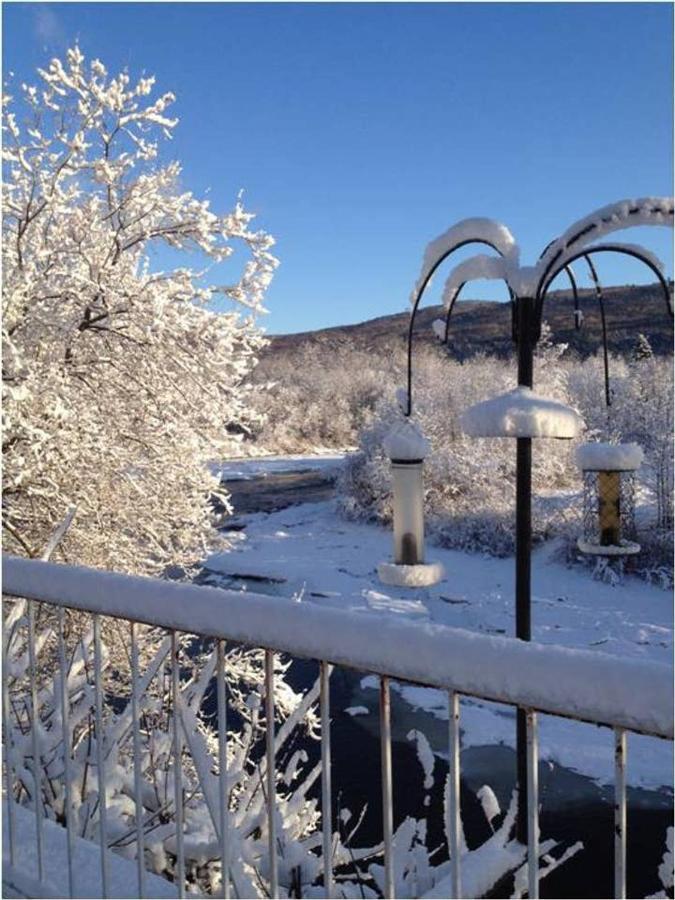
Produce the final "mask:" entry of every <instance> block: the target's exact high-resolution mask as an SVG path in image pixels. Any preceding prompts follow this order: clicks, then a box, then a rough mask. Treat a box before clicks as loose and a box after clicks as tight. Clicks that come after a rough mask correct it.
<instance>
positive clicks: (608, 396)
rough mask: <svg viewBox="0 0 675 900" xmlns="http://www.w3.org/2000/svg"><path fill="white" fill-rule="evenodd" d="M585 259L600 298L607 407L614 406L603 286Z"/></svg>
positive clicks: (589, 262)
mask: <svg viewBox="0 0 675 900" xmlns="http://www.w3.org/2000/svg"><path fill="white" fill-rule="evenodd" d="M584 259H585V260H586V263H587V265H588V268H589V270H590V273H591V278H592V279H593V284H594V285H595V296H596V297H597V298H598V303H599V304H600V321H601V323H602V353H603V360H604V365H605V403H606V404H607V406H611V405H612V395H611V393H610V390H609V351H608V349H607V319H606V318H605V302H604V298H603V296H602V285H601V284H600V279H599V278H598V273H597V271H596V269H595V266H594V265H593V260H592V259H591V258H590V256H589V255H588V254H585V255H584Z"/></svg>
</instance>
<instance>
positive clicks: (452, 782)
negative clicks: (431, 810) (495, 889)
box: [448, 691, 462, 900]
mask: <svg viewBox="0 0 675 900" xmlns="http://www.w3.org/2000/svg"><path fill="white" fill-rule="evenodd" d="M448 723H449V728H450V734H449V738H450V753H449V758H448V769H449V771H448V778H449V797H448V819H449V821H448V835H449V839H450V846H449V848H448V849H449V852H450V884H451V887H452V896H453V898H454V900H459V898H460V897H461V896H462V864H461V855H462V847H461V840H460V835H461V833H462V824H461V823H462V818H461V810H460V757H459V751H460V745H459V694H457V693H456V692H455V691H451V692H450V694H449V696H448Z"/></svg>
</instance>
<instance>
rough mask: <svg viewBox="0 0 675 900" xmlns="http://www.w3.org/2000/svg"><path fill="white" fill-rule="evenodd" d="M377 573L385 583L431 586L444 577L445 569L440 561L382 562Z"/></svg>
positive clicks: (399, 585) (398, 585)
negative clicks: (404, 563) (409, 564)
mask: <svg viewBox="0 0 675 900" xmlns="http://www.w3.org/2000/svg"><path fill="white" fill-rule="evenodd" d="M377 575H378V578H379V579H380V581H381V582H382V583H383V584H390V585H393V586H394V587H431V585H433V584H438V582H439V581H441V580H442V579H443V577H444V576H445V570H444V568H443V566H442V565H441V564H440V563H420V564H418V565H416V566H399V565H397V564H396V563H380V564H379V566H378V567H377Z"/></svg>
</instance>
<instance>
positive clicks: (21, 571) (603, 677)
mask: <svg viewBox="0 0 675 900" xmlns="http://www.w3.org/2000/svg"><path fill="white" fill-rule="evenodd" d="M2 576H3V592H4V593H5V594H6V595H9V596H16V597H25V598H28V599H32V600H41V601H44V602H47V603H52V604H55V605H57V606H65V607H70V608H73V609H80V610H86V611H88V612H92V613H100V614H102V615H107V616H114V617H117V618H122V619H127V620H131V621H137V622H143V623H145V624H148V625H155V626H158V627H162V628H167V629H175V630H177V631H185V632H188V633H191V634H198V635H203V636H207V637H214V638H223V639H225V640H229V641H237V642H241V643H244V644H248V645H250V646H253V647H264V648H266V649H270V650H276V651H280V652H284V653H290V654H292V655H294V656H299V657H305V658H309V659H317V660H324V661H326V662H330V663H334V664H337V665H342V666H347V667H350V668H353V669H358V670H362V671H367V672H374V673H376V674H380V675H388V676H390V677H392V678H399V679H401V680H404V681H411V682H417V683H420V684H424V685H429V686H432V687H438V688H443V689H446V690H452V691H457V692H458V693H461V694H466V695H469V696H474V697H480V698H483V699H486V700H494V701H497V702H501V703H509V704H513V705H518V706H524V707H530V708H532V709H536V710H539V711H541V712H545V713H552V714H554V715H560V716H566V717H569V718H573V719H579V720H581V721H587V722H593V723H596V724H602V725H608V726H613V727H621V728H626V729H629V730H630V731H636V732H640V733H644V734H651V735H655V736H658V737H663V738H672V737H673V670H672V668H671V667H670V666H667V665H663V664H659V663H653V662H646V661H642V660H632V659H623V658H619V657H613V656H610V655H608V654H604V653H600V652H594V651H588V650H576V649H572V648H567V647H561V646H556V645H549V644H538V643H535V642H532V643H526V642H523V641H519V640H516V639H514V638H507V637H502V636H493V635H484V634H477V633H474V632H470V631H465V630H463V629H458V628H449V627H447V626H444V625H434V624H431V623H419V622H414V623H413V622H407V621H406V622H402V621H399V620H397V619H396V618H395V617H393V616H388V615H387V614H386V613H384V614H383V613H374V612H366V611H363V612H361V611H356V612H355V611H349V610H340V609H334V608H330V609H327V608H324V607H321V606H317V605H315V604H311V603H302V602H300V603H299V602H296V601H294V600H289V599H285V598H282V597H270V596H264V595H261V594H253V593H248V592H245V593H240V592H236V591H230V590H223V589H220V588H213V587H204V586H198V585H193V584H182V583H180V584H179V583H176V582H170V581H163V580H161V579H157V578H143V577H138V576H131V575H122V574H118V573H115V572H104V571H98V570H95V569H87V568H83V567H78V566H65V565H59V564H56V563H49V562H41V561H39V560H31V559H22V558H19V557H9V556H3V560H2Z"/></svg>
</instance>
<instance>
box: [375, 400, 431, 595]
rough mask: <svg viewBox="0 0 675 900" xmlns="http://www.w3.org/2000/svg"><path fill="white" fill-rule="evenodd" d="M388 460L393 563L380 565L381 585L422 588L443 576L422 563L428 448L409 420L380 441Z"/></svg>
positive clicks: (418, 430) (415, 425)
mask: <svg viewBox="0 0 675 900" xmlns="http://www.w3.org/2000/svg"><path fill="white" fill-rule="evenodd" d="M382 443H383V447H384V450H385V453H386V454H387V456H388V457H389V459H390V460H391V471H392V480H393V495H394V496H393V507H394V562H393V563H380V565H379V566H378V575H379V578H380V581H382V582H384V584H391V585H398V586H401V587H424V586H428V585H432V584H436V583H437V582H438V581H440V580H441V578H442V577H443V568H442V566H440V565H439V564H438V563H430V564H429V563H425V562H424V481H423V477H422V467H423V464H424V459H425V458H426V457H427V456H428V454H429V451H430V449H431V447H430V445H429V441H428V440H427V439H426V438H425V436H424V434H423V433H422V430H421V429H420V427H419V426H418V425H417V424H415V423H414V422H411V421H410V419H409V418H405V419H404V420H403V421H398V422H396V423H395V424H394V425H393V426H392V427H391V429H390V430H389V432H388V434H387V435H386V437H385V438H384V440H383V442H382Z"/></svg>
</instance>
